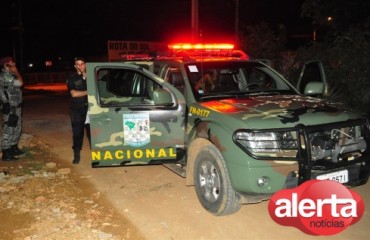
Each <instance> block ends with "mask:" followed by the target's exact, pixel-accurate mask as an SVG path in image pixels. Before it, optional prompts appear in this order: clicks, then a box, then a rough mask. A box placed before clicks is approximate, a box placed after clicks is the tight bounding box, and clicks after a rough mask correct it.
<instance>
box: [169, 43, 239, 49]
mask: <svg viewBox="0 0 370 240" xmlns="http://www.w3.org/2000/svg"><path fill="white" fill-rule="evenodd" d="M168 48H169V49H172V50H232V49H234V44H230V43H174V44H169V45H168Z"/></svg>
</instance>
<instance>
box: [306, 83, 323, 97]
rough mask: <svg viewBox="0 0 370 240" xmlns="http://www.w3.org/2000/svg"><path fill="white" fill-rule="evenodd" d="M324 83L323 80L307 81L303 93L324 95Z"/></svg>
mask: <svg viewBox="0 0 370 240" xmlns="http://www.w3.org/2000/svg"><path fill="white" fill-rule="evenodd" d="M324 93H325V85H324V83H323V82H309V83H307V85H306V87H305V88H304V95H324Z"/></svg>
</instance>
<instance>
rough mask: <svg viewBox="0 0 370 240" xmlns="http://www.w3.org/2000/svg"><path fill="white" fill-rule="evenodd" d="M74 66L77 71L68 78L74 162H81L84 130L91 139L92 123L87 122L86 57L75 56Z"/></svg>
mask: <svg viewBox="0 0 370 240" xmlns="http://www.w3.org/2000/svg"><path fill="white" fill-rule="evenodd" d="M74 67H75V69H76V73H74V74H72V75H71V76H70V77H69V78H68V80H67V87H68V91H69V93H70V94H71V102H70V108H69V112H70V117H71V124H72V135H73V145H72V148H73V161H72V163H73V164H78V163H79V162H80V151H81V149H82V143H83V138H84V130H85V129H86V135H87V137H88V140H89V142H90V141H91V140H90V124H85V123H86V114H87V108H88V104H87V83H86V81H87V80H86V64H85V59H84V58H81V57H76V58H75V64H74Z"/></svg>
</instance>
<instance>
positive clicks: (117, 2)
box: [0, 0, 303, 61]
mask: <svg viewBox="0 0 370 240" xmlns="http://www.w3.org/2000/svg"><path fill="white" fill-rule="evenodd" d="M19 2H21V5H22V8H21V9H22V20H23V21H22V22H23V26H24V31H23V34H22V41H23V43H24V48H23V49H24V54H23V55H24V59H25V61H30V60H32V61H34V60H39V59H41V60H45V59H52V58H56V57H62V58H71V57H73V56H76V55H83V56H101V55H106V54H107V40H135V41H165V42H168V41H171V40H179V39H184V37H188V39H190V38H189V37H190V36H191V0H104V1H102V0H80V1H78V0H74V1H72V0H64V1H58V0H54V1H50V0H48V1H44V0H39V1H36V0H8V1H6V2H4V3H2V7H1V10H0V11H1V15H0V18H1V19H0V20H1V22H0V30H1V32H2V34H1V36H2V37H1V40H0V41H1V45H2V47H1V50H0V51H1V52H0V55H1V56H3V55H12V52H13V49H14V48H15V49H17V48H18V47H19V44H18V43H17V41H18V39H19V34H18V32H17V31H14V30H12V26H17V25H18V22H19V18H18V16H17V14H18V12H17V8H16V7H14V6H15V5H19ZM302 2H303V1H302V0H279V1H277V0H240V8H239V10H240V13H239V14H240V15H239V16H240V18H239V19H240V20H239V21H240V26H243V25H246V24H248V25H250V24H256V23H258V22H268V23H271V24H272V25H277V24H279V23H283V24H285V25H286V26H287V27H288V32H289V31H290V32H291V34H295V33H297V32H298V31H299V25H297V24H299V23H300V22H302V21H301V20H300V17H299V16H300V5H301V3H302ZM12 6H13V7H12ZM234 21H235V8H234V0H199V29H200V30H201V31H202V33H203V37H204V39H205V40H207V39H211V38H214V37H215V36H217V38H219V39H222V40H228V39H233V34H234ZM180 36H181V37H182V38H180Z"/></svg>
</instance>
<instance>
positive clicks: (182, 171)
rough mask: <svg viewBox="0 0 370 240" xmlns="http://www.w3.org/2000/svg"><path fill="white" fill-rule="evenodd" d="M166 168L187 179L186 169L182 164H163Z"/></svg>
mask: <svg viewBox="0 0 370 240" xmlns="http://www.w3.org/2000/svg"><path fill="white" fill-rule="evenodd" d="M163 166H165V167H166V168H168V169H170V170H171V171H172V172H174V173H176V174H177V175H179V176H181V177H183V178H185V177H186V171H185V169H184V166H182V165H181V164H175V163H166V164H163Z"/></svg>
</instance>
